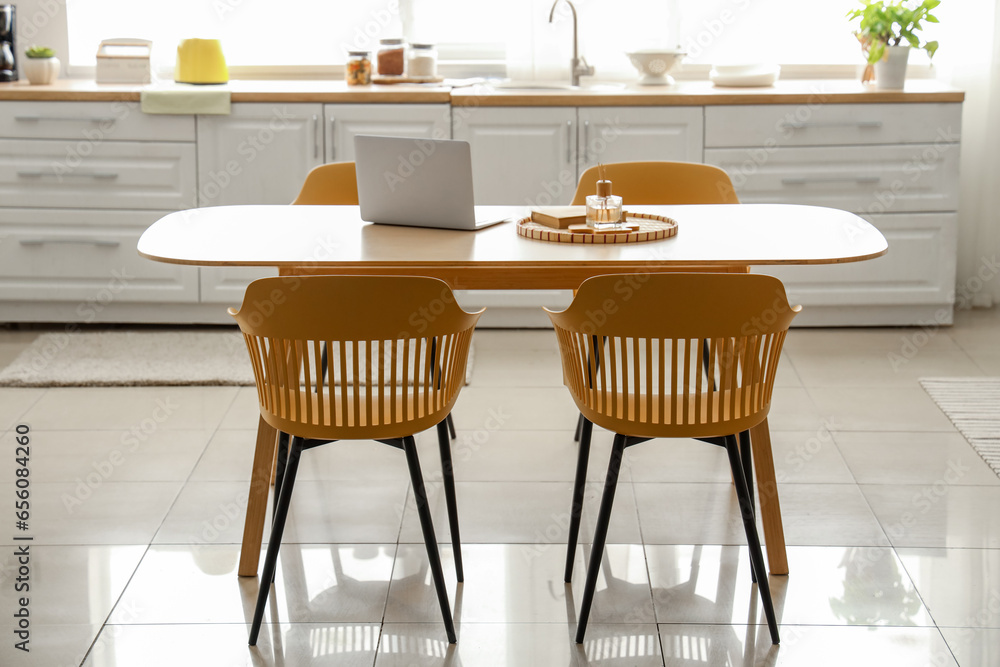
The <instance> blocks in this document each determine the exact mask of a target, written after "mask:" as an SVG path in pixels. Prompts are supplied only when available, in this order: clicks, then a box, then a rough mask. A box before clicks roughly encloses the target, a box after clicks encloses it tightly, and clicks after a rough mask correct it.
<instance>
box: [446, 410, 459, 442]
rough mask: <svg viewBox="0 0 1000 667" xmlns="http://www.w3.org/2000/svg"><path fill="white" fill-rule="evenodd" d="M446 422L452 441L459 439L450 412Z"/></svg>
mask: <svg viewBox="0 0 1000 667" xmlns="http://www.w3.org/2000/svg"><path fill="white" fill-rule="evenodd" d="M445 421H446V422H448V435H450V436H451V439H452V440H454V439H455V438H457V437H458V435H456V433H455V420H454V419H452V418H451V413H450V412H449V413H448V416H447V417H445Z"/></svg>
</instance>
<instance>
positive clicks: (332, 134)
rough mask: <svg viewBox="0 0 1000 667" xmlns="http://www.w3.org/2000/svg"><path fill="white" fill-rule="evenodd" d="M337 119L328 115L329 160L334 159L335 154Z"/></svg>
mask: <svg viewBox="0 0 1000 667" xmlns="http://www.w3.org/2000/svg"><path fill="white" fill-rule="evenodd" d="M336 128H337V119H336V118H334V117H333V116H330V162H333V161H334V158H335V157H336V155H337V132H336V131H335V130H336Z"/></svg>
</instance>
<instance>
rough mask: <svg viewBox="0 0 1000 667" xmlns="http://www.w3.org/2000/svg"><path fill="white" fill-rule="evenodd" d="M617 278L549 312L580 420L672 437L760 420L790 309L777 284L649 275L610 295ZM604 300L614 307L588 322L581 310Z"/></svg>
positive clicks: (593, 282) (739, 277)
mask: <svg viewBox="0 0 1000 667" xmlns="http://www.w3.org/2000/svg"><path fill="white" fill-rule="evenodd" d="M617 281H620V278H619V277H616V276H602V277H598V278H593V279H590V280H588V281H586V282H584V284H583V285H582V286H581V287H580V290H579V291H578V293H577V296H576V298H575V299H574V301H573V304H572V305H571V306H570V307H569V308H568V309H567V310H565V311H563V312H561V313H555V312H551V311H550V312H549V316H550V318H551V319H552V322H553V325H554V326H555V328H556V333H557V339H558V341H559V346H560V352H561V354H562V355H563V369H564V373H563V378H564V381H565V383H566V384H567V386H569V387H570V390H571V393H572V394H573V398H574V400H575V401H576V403H577V405H578V406H579V407H580V410H581V412H583V414H584V416H586V417H587V418H588V419H591V418H592V419H591V420H592V421H594V422H595V423H598V424H601V425H604V426H605V427H606V428H609V429H612V430H616V432H621V433H629V434H631V435H646V434H654V433H655V434H663V435H667V434H669V435H671V436H678V437H686V436H694V437H699V436H709V435H725V434H730V433H734V432H739V431H742V430H745V428H749V427H750V426H752V425H754V424H756V423H759V422H760V421H762V420H763V419H764V418H765V417H766V415H767V411H768V409H769V408H770V401H771V394H772V392H773V388H774V377H775V373H776V371H777V364H778V359H779V357H780V353H781V347H782V343H783V342H784V338H785V335H786V332H787V330H788V325H789V323H790V322H791V320H792V318H793V317H794V316H795V314H796V313H797V312H798V310H799V309H798V308H792V307H791V306H789V305H788V303H787V298H786V297H785V293H784V288H783V286H782V285H781V283H780V281H778V280H777V279H775V278H772V277H770V276H763V275H752V274H710V273H704V274H658V275H652V276H646V277H645V280H644V282H643V283H642V287H641V289H638V290H635V292H634V293H633V294H632V295H631V296H630V298H629V299H628V300H623V299H620V297H619V296H618V295H616V292H615V291H614V286H615V284H616V282H617ZM608 299H612V300H615V299H617V301H616V305H617V309H616V310H615V312H614V313H613V314H609V315H608V316H607V317H606V318H605V319H604V320H603V321H602V322H601V323H600V324H597V323H595V322H594V321H593V318H592V317H590V316H589V314H590V313H593V312H595V311H598V310H601V309H604V312H607V307H606V303H607V300H608ZM630 357H631V358H630ZM602 421H603V422H604V423H602ZM616 426H621V430H617V429H616ZM629 429H631V430H629ZM667 432H669V433H667Z"/></svg>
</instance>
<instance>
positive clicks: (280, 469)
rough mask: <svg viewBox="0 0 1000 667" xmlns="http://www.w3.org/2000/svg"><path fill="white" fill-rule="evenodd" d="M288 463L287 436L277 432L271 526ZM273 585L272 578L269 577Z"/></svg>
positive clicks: (275, 514)
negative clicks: (276, 458)
mask: <svg viewBox="0 0 1000 667" xmlns="http://www.w3.org/2000/svg"><path fill="white" fill-rule="evenodd" d="M287 462H288V434H287V433H285V432H284V431H279V432H278V462H277V466H276V467H275V471H274V501H273V505H272V507H271V525H272V526H274V517H276V516H277V515H278V497H279V496H281V482H282V481H283V480H284V479H285V465H286V464H287ZM271 583H272V584H273V583H274V577H273V576H272V577H271Z"/></svg>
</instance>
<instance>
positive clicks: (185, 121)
mask: <svg viewBox="0 0 1000 667" xmlns="http://www.w3.org/2000/svg"><path fill="white" fill-rule="evenodd" d="M3 110H4V112H3V114H2V115H0V137H7V138H11V139H73V140H75V141H78V142H80V144H81V145H80V146H79V147H78V150H80V151H81V152H83V151H85V150H87V149H86V147H85V145H86V144H97V143H101V142H104V141H194V140H195V131H194V116H161V115H155V116H151V115H149V114H144V113H142V111H140V109H139V103H138V102H4V103H3Z"/></svg>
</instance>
